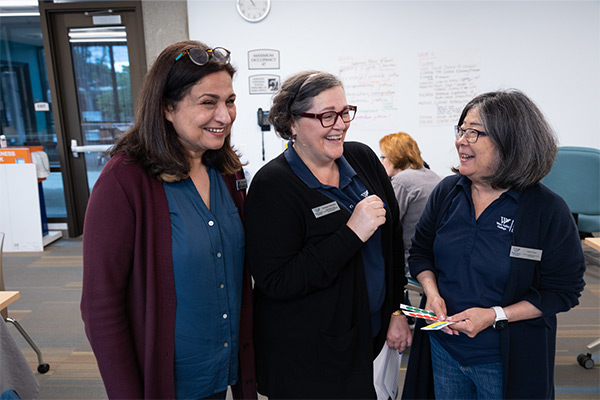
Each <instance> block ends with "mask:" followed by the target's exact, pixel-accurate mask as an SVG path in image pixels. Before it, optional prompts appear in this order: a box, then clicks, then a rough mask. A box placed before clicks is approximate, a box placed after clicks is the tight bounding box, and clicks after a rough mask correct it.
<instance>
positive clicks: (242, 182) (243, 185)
mask: <svg viewBox="0 0 600 400" xmlns="http://www.w3.org/2000/svg"><path fill="white" fill-rule="evenodd" d="M235 188H236V189H237V190H246V189H247V188H248V181H247V180H246V179H238V180H237V181H235Z"/></svg>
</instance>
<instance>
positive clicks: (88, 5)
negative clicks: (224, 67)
mask: <svg viewBox="0 0 600 400" xmlns="http://www.w3.org/2000/svg"><path fill="white" fill-rule="evenodd" d="M106 10H112V12H113V13H119V12H128V13H132V25H133V29H132V30H131V31H130V30H129V29H128V30H127V35H128V40H127V48H128V52H129V59H130V79H131V95H132V100H133V104H134V107H135V104H136V101H137V98H138V95H139V92H140V89H141V86H142V81H143V78H144V75H145V74H146V71H147V66H146V50H145V48H146V46H145V41H144V25H143V14H142V2H141V0H125V1H92V2H89V1H86V2H72V3H56V4H55V3H53V2H51V1H48V0H39V11H40V20H41V26H42V37H43V41H44V52H45V56H46V67H47V71H48V84H49V89H50V93H51V97H52V103H53V107H52V112H53V116H54V126H55V130H56V140H57V146H58V155H59V160H60V165H61V173H62V179H63V185H64V192H65V205H66V209H67V227H68V233H69V237H77V236H80V235H81V234H82V233H83V221H84V217H85V210H86V206H87V202H88V198H89V194H90V193H89V187H88V181H87V174H86V172H85V159H84V157H79V158H75V157H73V154H72V152H71V139H77V140H78V142H79V143H82V137H81V136H82V135H81V131H80V125H79V116H78V113H77V112H75V113H74V112H73V110H77V109H78V107H77V106H78V105H77V98H76V93H75V90H76V89H75V81H74V76H73V72H72V71H73V67H72V60H71V56H70V53H69V55H65V54H64V49H65V44H64V41H65V40H66V41H67V42H68V37H67V36H66V35H61V34H59V33H58V32H57V26H56V25H57V23H56V19H57V18H58V17H59V14H74V13H79V14H81V13H86V12H88V13H90V14H91V15H90V16H89V17H90V26H92V23H91V19H92V15H93V13H97V12H102V11H106ZM130 36H131V37H134V38H135V39H134V42H135V43H136V45H133V46H132V45H131V42H130V40H129V37H130ZM61 41H62V42H61ZM61 46H62V47H61ZM61 49H62V53H63V54H61ZM131 60H135V62H134V63H132V62H131ZM65 71H70V72H65ZM68 77H73V79H68ZM73 102H75V103H74V104H73ZM74 115H75V116H76V117H73V116H74Z"/></svg>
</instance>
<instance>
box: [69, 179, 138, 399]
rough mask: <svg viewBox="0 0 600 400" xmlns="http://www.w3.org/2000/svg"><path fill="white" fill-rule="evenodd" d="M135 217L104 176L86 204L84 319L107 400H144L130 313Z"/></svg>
mask: <svg viewBox="0 0 600 400" xmlns="http://www.w3.org/2000/svg"><path fill="white" fill-rule="evenodd" d="M135 219H136V216H135V214H134V212H133V209H132V207H131V205H130V203H129V201H128V199H127V196H126V194H125V191H124V190H123V187H122V185H121V183H120V182H119V181H118V180H117V179H116V178H115V175H114V174H111V173H106V174H104V175H102V176H101V177H100V178H99V179H98V181H97V182H96V184H95V186H94V189H93V191H92V194H91V196H90V200H89V203H88V207H87V211H86V216H85V223H84V234H83V289H82V298H81V314H82V318H83V321H84V323H85V332H86V334H87V337H88V339H89V341H90V344H91V346H92V349H93V351H94V354H95V356H96V359H97V362H98V367H99V369H100V373H101V375H102V379H103V381H104V384H105V387H106V391H107V394H108V396H109V398H143V395H144V392H143V382H142V378H141V373H140V371H139V368H138V366H137V362H136V357H135V353H134V344H133V338H132V335H131V332H130V329H129V323H128V318H127V310H126V304H127V303H126V293H127V289H128V283H129V279H130V274H131V270H132V262H133V261H132V258H133V243H134V239H135V226H136V223H135Z"/></svg>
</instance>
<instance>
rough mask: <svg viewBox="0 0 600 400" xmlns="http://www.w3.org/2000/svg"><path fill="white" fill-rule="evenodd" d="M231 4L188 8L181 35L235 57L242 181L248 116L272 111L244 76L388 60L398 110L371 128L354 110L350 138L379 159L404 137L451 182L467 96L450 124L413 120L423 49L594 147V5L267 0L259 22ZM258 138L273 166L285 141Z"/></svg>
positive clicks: (598, 32)
mask: <svg viewBox="0 0 600 400" xmlns="http://www.w3.org/2000/svg"><path fill="white" fill-rule="evenodd" d="M235 3H236V2H235V1H234V0H227V1H224V0H188V18H189V31H190V38H191V39H195V40H200V41H203V42H205V43H207V44H208V45H210V46H224V47H226V48H228V49H230V50H231V51H232V63H233V64H234V65H235V66H236V67H237V68H238V74H237V75H236V78H235V81H234V88H235V90H236V92H237V94H238V100H237V107H238V117H237V120H236V122H235V124H234V129H233V143H234V144H235V145H236V147H237V148H238V149H239V150H241V152H242V153H243V155H244V158H245V159H246V161H248V162H249V165H248V167H247V169H248V170H249V171H250V173H254V172H256V171H257V170H258V169H259V168H260V167H261V166H262V165H264V162H263V161H262V150H261V132H260V129H259V127H258V126H257V123H256V110H257V109H258V108H259V107H262V108H263V109H266V110H268V109H269V108H270V105H271V97H272V95H268V94H267V95H264V94H263V95H250V94H249V88H248V76H249V75H256V74H261V73H264V74H276V75H280V76H281V80H282V82H283V80H284V79H285V78H287V77H288V76H290V75H291V74H293V73H296V72H299V71H302V70H306V69H320V70H326V71H329V72H331V73H334V74H336V75H337V74H339V72H340V66H341V65H342V64H343V63H344V61H343V60H347V59H349V58H351V59H352V60H355V61H358V62H360V61H362V60H364V61H373V60H379V59H381V58H387V59H388V60H392V64H393V65H394V69H395V70H396V71H397V74H395V75H393V79H391V80H390V82H392V83H393V85H394V87H393V88H392V89H393V90H392V91H393V92H394V93H395V94H394V95H393V98H391V99H387V100H390V101H392V103H393V109H394V111H393V112H392V113H389V114H388V115H387V118H385V119H383V120H380V121H377V122H373V121H369V120H360V119H359V118H358V117H359V116H360V115H361V114H360V113H361V110H368V109H369V107H370V106H372V105H370V104H365V101H363V102H362V103H356V105H357V106H358V109H359V111H358V112H359V114H358V115H357V120H355V122H353V124H352V126H351V128H350V130H349V131H348V135H347V137H346V140H357V141H361V142H364V143H367V144H368V145H370V146H371V147H372V148H373V150H374V151H375V152H376V153H377V154H379V148H378V140H379V138H380V137H381V136H383V135H385V134H386V133H392V132H397V131H405V132H408V133H410V134H411V135H412V136H413V137H414V138H415V139H416V140H417V142H418V143H419V145H420V147H421V150H422V153H423V156H424V158H425V160H426V161H428V162H429V164H430V165H431V167H432V169H433V170H434V171H436V172H437V173H438V174H440V175H442V176H445V175H449V174H450V171H449V168H450V167H451V166H453V165H455V164H457V158H456V156H455V150H454V140H453V130H452V126H453V125H454V124H455V123H456V120H457V119H458V117H459V115H458V113H459V111H460V109H461V108H462V106H463V105H464V103H465V102H466V100H465V101H464V102H463V101H462V100H463V99H459V101H460V102H461V103H463V104H461V105H460V107H459V108H458V111H457V113H456V116H455V118H454V120H453V121H452V122H445V123H442V124H423V123H420V122H419V121H420V118H421V117H423V115H422V114H423V110H422V109H421V108H420V107H419V100H420V98H419V96H420V95H422V92H421V89H420V88H419V85H420V83H422V78H421V77H420V75H419V74H420V72H422V71H421V69H420V67H419V54H421V55H422V54H423V53H429V54H431V53H433V54H435V55H439V56H440V59H444V58H445V57H449V58H451V59H452V58H454V59H455V60H456V59H457V60H459V61H460V60H465V62H466V63H473V64H474V65H475V66H476V67H477V70H478V71H477V72H476V73H474V74H471V75H470V77H469V78H470V79H471V84H472V85H474V87H472V88H471V90H473V91H474V93H482V92H485V91H490V90H497V89H501V88H518V89H520V90H522V91H524V92H525V93H526V94H528V95H529V96H530V97H531V98H532V99H533V100H534V101H535V102H536V103H537V104H538V105H539V106H540V108H541V109H542V111H543V112H544V113H545V114H546V116H547V118H548V120H549V121H550V123H551V124H552V126H553V127H554V128H555V130H556V132H557V134H558V137H559V140H560V145H563V146H565V145H570V146H587V147H595V148H600V2H599V1H518V2H517V1H483V0H481V1H402V0H388V1H371V0H364V1H359V0H355V1H342V0H338V1H335V0H323V1H307V0H272V6H271V11H270V14H269V15H268V16H267V18H266V19H264V20H263V21H261V22H258V23H249V22H246V21H245V20H243V19H242V18H241V17H240V16H239V15H238V13H237V10H236V4H235ZM263 48H266V49H276V50H279V51H280V55H281V60H280V61H281V64H280V69H278V70H273V69H272V70H264V71H260V70H259V71H257V70H252V71H249V70H248V62H247V52H248V51H249V50H253V49H263ZM438 61H439V60H438ZM359 97H360V96H359ZM353 100H354V99H351V98H348V101H349V102H350V104H352V103H353ZM363 100H364V99H363ZM366 102H368V100H367V101H366ZM362 115H363V117H364V115H365V113H364V112H363V114H362ZM264 140H265V147H266V161H269V160H270V159H272V158H274V157H275V156H277V155H278V154H279V153H280V152H281V150H282V146H283V145H282V140H281V139H279V138H278V137H277V136H276V134H275V133H274V132H273V131H271V132H265V138H264Z"/></svg>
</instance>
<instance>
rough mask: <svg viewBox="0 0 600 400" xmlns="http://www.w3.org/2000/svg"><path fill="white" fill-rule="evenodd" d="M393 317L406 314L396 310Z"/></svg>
mask: <svg viewBox="0 0 600 400" xmlns="http://www.w3.org/2000/svg"><path fill="white" fill-rule="evenodd" d="M392 315H395V316H399V315H404V314H402V311H400V310H396V311H394V312H393V313H392Z"/></svg>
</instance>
